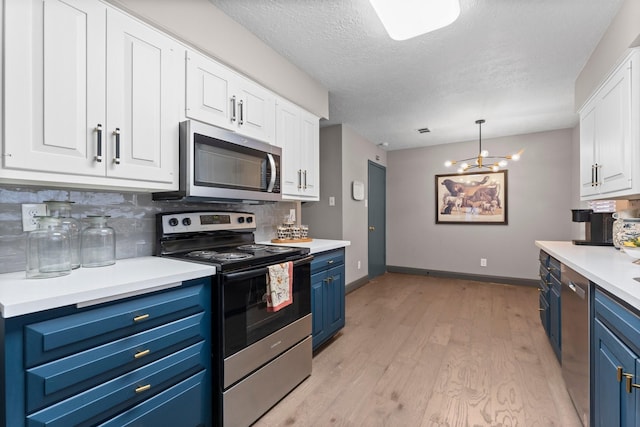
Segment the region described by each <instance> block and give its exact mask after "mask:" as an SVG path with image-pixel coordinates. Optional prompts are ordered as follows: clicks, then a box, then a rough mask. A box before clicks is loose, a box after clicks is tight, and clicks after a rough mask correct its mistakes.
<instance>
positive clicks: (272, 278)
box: [267, 261, 293, 311]
mask: <svg viewBox="0 0 640 427" xmlns="http://www.w3.org/2000/svg"><path fill="white" fill-rule="evenodd" d="M267 269H268V270H269V272H268V273H267V311H278V310H280V309H281V308H283V307H286V306H288V305H289V304H291V303H292V302H293V263H292V262H291V261H288V262H283V263H282V264H275V265H270V266H269V267H267Z"/></svg>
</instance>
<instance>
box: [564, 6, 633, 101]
mask: <svg viewBox="0 0 640 427" xmlns="http://www.w3.org/2000/svg"><path fill="white" fill-rule="evenodd" d="M639 45H640V1H638V0H626V1H625V2H624V3H623V4H622V6H621V7H620V11H619V12H618V14H617V15H616V16H615V18H614V19H613V21H612V22H611V24H610V25H609V28H608V29H607V31H606V32H605V34H604V35H603V36H602V39H600V42H599V43H598V45H597V46H596V48H595V49H594V51H593V53H592V54H591V57H590V58H589V60H588V61H587V63H586V64H585V66H584V68H583V69H582V71H581V72H580V74H579V75H578V78H577V79H576V83H575V106H576V109H578V108H580V106H582V104H584V102H585V101H586V100H587V99H588V98H589V96H590V95H591V94H592V93H593V91H594V90H595V89H596V88H597V87H598V86H599V85H600V83H602V81H603V80H604V78H605V77H606V76H607V74H608V73H609V72H610V71H611V70H612V69H613V66H614V65H615V64H616V63H617V62H618V61H619V60H620V59H622V57H623V56H624V55H625V54H626V52H627V49H628V48H630V47H635V46H639Z"/></svg>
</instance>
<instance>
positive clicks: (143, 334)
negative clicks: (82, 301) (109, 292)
mask: <svg viewBox="0 0 640 427" xmlns="http://www.w3.org/2000/svg"><path fill="white" fill-rule="evenodd" d="M210 292H211V286H210V279H208V278H206V279H197V280H192V281H189V282H184V283H183V284H182V286H180V287H178V288H175V289H172V290H168V291H161V292H155V293H152V294H148V295H143V296H139V297H133V298H128V299H124V300H121V301H116V302H111V303H106V304H103V305H98V306H95V307H90V308H82V309H78V308H75V307H65V308H61V309H55V310H50V311H47V312H44V313H34V314H30V315H26V316H21V317H19V318H11V319H0V322H2V325H1V326H2V328H1V329H0V332H2V334H1V338H2V345H3V351H4V358H2V359H0V360H2V362H3V363H2V365H1V369H2V374H3V378H4V382H3V384H2V391H1V394H0V400H1V401H2V402H1V403H0V404H2V405H4V406H3V407H2V410H1V411H0V417H2V418H1V419H0V425H6V426H12V427H14V426H15V427H23V426H27V427H40V426H47V427H55V426H60V427H67V426H74V425H107V426H116V425H117V426H125V425H136V426H158V425H180V426H185V427H188V426H210V425H211V420H212V414H211V406H210V405H209V404H208V402H210V401H211V362H210V360H211V302H210V300H211V298H210ZM91 331H93V334H91V333H90V332H91ZM170 420H173V421H170Z"/></svg>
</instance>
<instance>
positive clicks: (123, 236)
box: [0, 185, 296, 273]
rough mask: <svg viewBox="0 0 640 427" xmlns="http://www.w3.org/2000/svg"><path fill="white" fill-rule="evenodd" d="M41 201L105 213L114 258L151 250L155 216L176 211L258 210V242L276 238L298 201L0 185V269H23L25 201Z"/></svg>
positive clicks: (79, 214) (78, 214) (77, 211)
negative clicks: (203, 200)
mask: <svg viewBox="0 0 640 427" xmlns="http://www.w3.org/2000/svg"><path fill="white" fill-rule="evenodd" d="M45 200H69V201H72V202H74V204H73V208H72V216H73V217H74V218H76V219H82V218H84V217H86V216H87V215H96V214H100V215H109V216H110V217H111V218H110V219H109V222H108V225H109V226H111V227H113V228H114V229H115V231H116V258H118V259H122V258H133V257H139V256H148V255H152V254H153V251H154V245H155V215H156V214H157V213H160V212H171V211H179V210H189V209H195V210H206V209H210V210H222V211H225V210H239V211H246V212H252V213H255V214H256V219H257V229H256V232H255V234H256V241H260V240H269V239H271V238H273V237H275V230H276V227H277V225H278V224H280V223H282V220H283V218H284V217H285V215H288V214H289V211H290V209H294V208H296V202H279V203H269V204H262V205H247V204H221V203H208V204H197V203H179V202H154V201H153V200H151V194H149V193H125V192H107V191H104V192H101V191H85V190H72V189H51V188H45V187H26V186H25V187H22V186H6V185H0V273H10V272H14V271H22V270H24V268H25V261H26V260H25V242H26V237H27V234H28V233H26V232H23V231H22V209H21V204H23V203H42V202H43V201H45Z"/></svg>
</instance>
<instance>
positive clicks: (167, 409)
mask: <svg viewBox="0 0 640 427" xmlns="http://www.w3.org/2000/svg"><path fill="white" fill-rule="evenodd" d="M204 387H205V372H204V371H201V372H198V373H197V374H196V375H193V376H192V377H190V378H187V379H186V380H184V381H182V382H181V383H178V384H176V385H174V386H173V387H171V388H169V389H167V390H165V391H163V392H162V393H160V394H158V395H156V396H153V397H152V398H150V399H148V400H145V401H144V402H143V403H141V404H139V405H137V406H134V407H133V408H131V409H129V410H127V411H126V412H123V413H122V414H120V415H118V416H116V417H114V418H112V419H110V420H109V421H107V422H105V423H102V424H99V426H100V427H133V426H135V427H159V426H185V427H191V426H193V427H195V426H198V425H201V423H202V419H201V416H200V413H201V412H202V407H203V405H208V404H207V402H202V400H201V396H202V394H203V389H204ZM185 408H189V410H188V411H185Z"/></svg>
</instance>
